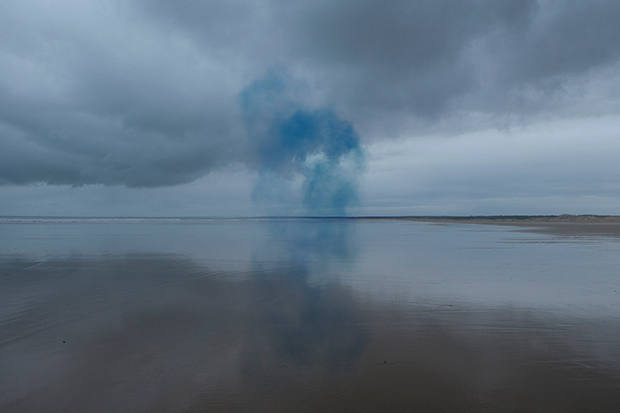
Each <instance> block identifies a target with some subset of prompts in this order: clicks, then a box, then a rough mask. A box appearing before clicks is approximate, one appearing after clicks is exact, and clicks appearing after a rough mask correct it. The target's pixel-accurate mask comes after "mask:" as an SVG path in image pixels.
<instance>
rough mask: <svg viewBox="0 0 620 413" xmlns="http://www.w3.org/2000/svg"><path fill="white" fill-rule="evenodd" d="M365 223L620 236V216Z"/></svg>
mask: <svg viewBox="0 0 620 413" xmlns="http://www.w3.org/2000/svg"><path fill="white" fill-rule="evenodd" d="M359 219H363V220H398V221H415V222H429V223H459V224H477V225H502V226H518V227H524V230H527V231H528V232H538V233H549V234H555V235H606V236H620V215H569V214H563V215H490V216H484V215H480V216H402V217H360V218H359Z"/></svg>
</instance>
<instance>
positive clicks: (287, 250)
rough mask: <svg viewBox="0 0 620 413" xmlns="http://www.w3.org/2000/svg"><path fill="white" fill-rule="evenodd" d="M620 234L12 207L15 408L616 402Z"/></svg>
mask: <svg viewBox="0 0 620 413" xmlns="http://www.w3.org/2000/svg"><path fill="white" fill-rule="evenodd" d="M619 268H620V238H617V237H602V236H578V235H553V234H547V233H534V232H527V231H523V229H522V228H510V227H497V226H481V225H468V224H429V223H416V222H399V221H355V220H293V219H290V220H224V221H221V220H219V221H218V220H206V219H202V220H198V219H196V220H190V219H185V220H172V219H171V220H138V219H134V220H29V219H23V220H19V219H4V220H1V221H0V411H2V412H5V411H6V412H202V411H414V412H415V411H419V412H618V411H620V327H618V326H620V271H619V270H618V269H619Z"/></svg>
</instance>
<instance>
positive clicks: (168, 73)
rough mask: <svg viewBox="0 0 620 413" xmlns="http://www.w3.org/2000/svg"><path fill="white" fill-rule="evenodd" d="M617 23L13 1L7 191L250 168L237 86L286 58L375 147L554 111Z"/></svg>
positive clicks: (600, 2) (568, 1) (0, 168)
mask: <svg viewBox="0 0 620 413" xmlns="http://www.w3.org/2000/svg"><path fill="white" fill-rule="evenodd" d="M618 21H620V5H619V4H618V3H617V2H616V1H613V0H595V1H576V0H547V1H542V0H541V1H535V0H504V1H491V0H434V1H431V0H425V1H417V2H410V1H404V0H394V1H387V2H385V1H382V2H378V1H370V0H365V1H352V0H341V1H317V2H301V1H281V0H271V1H269V0H265V1H257V0H256V1H251V0H235V1H212V2H201V1H189V0H179V1H175V2H166V1H146V0H134V1H132V2H129V3H127V2H118V1H116V0H100V1H92V2H80V3H76V4H73V5H71V4H66V5H65V6H58V7H55V8H49V7H44V6H43V5H42V4H38V3H37V2H36V1H29V2H16V1H8V2H3V4H2V5H0V27H1V28H0V144H1V145H2V148H3V150H2V152H1V153H0V183H4V184H28V183H35V182H45V183H49V184H70V185H84V184H96V183H101V184H106V185H114V184H121V185H126V186H130V187H150V186H168V185H175V184H179V183H185V182H191V181H193V180H195V179H197V178H198V177H200V176H203V175H205V174H207V173H209V172H210V171H212V170H213V169H215V168H219V167H222V166H224V165H227V164H230V163H234V162H240V163H247V164H248V165H249V166H250V167H252V166H251V162H250V160H251V159H254V158H255V154H252V153H251V151H252V150H253V149H252V148H254V147H255V145H252V144H249V142H248V139H251V137H248V136H247V133H246V132H245V131H244V130H243V124H242V121H241V114H240V108H239V100H238V96H239V93H240V92H241V91H242V90H243V89H244V88H245V87H247V86H248V85H249V84H251V83H252V82H254V81H255V80H256V79H259V78H261V77H262V76H263V75H264V74H265V73H266V72H267V71H268V70H269V69H270V68H272V67H274V66H281V67H285V68H287V70H289V71H290V72H291V73H292V74H293V75H295V76H297V77H298V78H300V79H301V80H303V81H306V82H307V84H308V90H309V92H308V93H309V94H313V93H314V94H316V96H318V98H317V99H319V100H321V101H322V104H328V105H329V107H330V108H333V109H334V111H335V112H336V113H337V114H338V116H340V117H342V118H344V119H346V120H348V121H350V122H352V124H353V125H354V126H355V128H356V130H357V131H358V132H359V134H360V136H361V138H362V140H363V141H369V140H372V139H374V138H375V136H385V135H390V134H392V135H399V134H402V133H403V131H405V130H409V128H411V125H412V124H415V123H416V122H417V123H424V124H439V123H441V122H442V121H444V120H446V119H451V118H452V117H454V116H455V115H456V114H459V116H461V115H462V114H463V113H464V114H467V113H470V112H478V113H483V114H486V115H489V116H503V115H506V114H508V115H511V114H513V113H519V114H520V113H525V114H528V113H529V114H530V115H531V114H533V115H536V112H537V111H540V110H542V109H541V108H543V107H546V108H547V109H545V110H549V111H551V112H552V113H553V111H555V110H556V109H557V108H556V107H555V106H553V105H554V104H556V103H554V102H556V101H557V100H558V99H557V98H558V97H561V96H562V94H563V93H565V92H564V89H565V88H566V87H567V86H570V85H572V84H573V83H575V82H581V81H583V79H586V80H587V79H588V78H589V76H594V74H593V73H597V72H596V70H597V69H600V68H604V67H606V66H609V65H614V64H617V63H618V59H619V57H620V42H618V41H617V39H618V38H620V29H619V28H618V25H617V24H616V23H617V22H618ZM528 93H529V94H528ZM309 100H310V101H311V100H312V99H310V98H309ZM560 100H561V99H560ZM549 102H551V103H549ZM549 105H550V106H549Z"/></svg>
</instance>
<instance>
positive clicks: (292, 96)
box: [240, 72, 364, 216]
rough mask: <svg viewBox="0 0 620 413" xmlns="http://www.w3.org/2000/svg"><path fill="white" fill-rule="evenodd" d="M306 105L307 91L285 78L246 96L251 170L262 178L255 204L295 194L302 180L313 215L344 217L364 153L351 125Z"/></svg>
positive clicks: (272, 78) (274, 77)
mask: <svg viewBox="0 0 620 413" xmlns="http://www.w3.org/2000/svg"><path fill="white" fill-rule="evenodd" d="M305 100H307V99H305V93H304V87H303V85H302V84H301V83H299V82H296V81H295V80H294V79H292V78H291V77H290V76H289V75H287V74H283V73H279V72H271V73H269V74H268V75H267V76H265V77H264V78H262V79H260V80H258V81H256V82H254V83H252V84H251V85H250V86H248V87H247V88H246V89H244V90H243V91H242V93H241V95H240V103H241V109H242V113H243V118H244V122H245V127H246V130H247V133H248V137H249V139H250V145H249V147H250V148H251V155H250V158H251V159H250V165H252V166H253V167H254V168H256V170H257V171H258V173H259V180H258V182H257V184H256V185H255V188H254V199H255V200H257V201H261V202H265V201H267V202H269V201H274V198H277V197H278V195H277V191H274V190H273V187H274V186H276V187H280V188H282V189H285V188H291V187H292V185H290V184H291V182H292V181H294V180H295V179H296V178H298V177H301V178H302V181H303V182H302V191H303V197H302V203H303V205H304V207H305V209H306V212H307V213H308V214H309V215H323V216H342V215H345V214H346V209H347V207H349V206H351V205H353V204H354V203H355V202H356V200H357V192H358V180H359V175H360V173H361V172H362V171H363V168H364V151H363V149H362V147H361V146H360V139H359V136H358V134H357V133H356V132H355V130H354V129H353V126H352V124H351V123H350V122H348V121H346V120H342V119H340V118H339V117H338V115H336V113H334V111H333V110H332V109H331V108H329V107H318V108H317V107H316V106H313V105H311V104H308V103H305ZM268 188H271V189H268Z"/></svg>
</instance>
